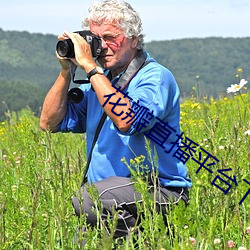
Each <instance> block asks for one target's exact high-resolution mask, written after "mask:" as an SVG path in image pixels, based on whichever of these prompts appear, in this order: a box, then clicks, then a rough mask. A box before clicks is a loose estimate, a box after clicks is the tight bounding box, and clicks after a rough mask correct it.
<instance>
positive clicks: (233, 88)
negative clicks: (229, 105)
mask: <svg viewBox="0 0 250 250" xmlns="http://www.w3.org/2000/svg"><path fill="white" fill-rule="evenodd" d="M246 84H247V81H246V80H245V79H241V80H240V83H239V84H231V87H229V88H227V93H235V92H238V91H240V90H241V89H242V88H243V87H244V86H245V85H246Z"/></svg>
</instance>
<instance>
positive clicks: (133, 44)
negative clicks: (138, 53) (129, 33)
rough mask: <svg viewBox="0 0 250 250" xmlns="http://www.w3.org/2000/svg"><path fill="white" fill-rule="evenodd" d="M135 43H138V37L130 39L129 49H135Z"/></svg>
mask: <svg viewBox="0 0 250 250" xmlns="http://www.w3.org/2000/svg"><path fill="white" fill-rule="evenodd" d="M137 43H138V37H134V36H133V37H132V42H131V47H132V48H133V49H134V48H136V46H137Z"/></svg>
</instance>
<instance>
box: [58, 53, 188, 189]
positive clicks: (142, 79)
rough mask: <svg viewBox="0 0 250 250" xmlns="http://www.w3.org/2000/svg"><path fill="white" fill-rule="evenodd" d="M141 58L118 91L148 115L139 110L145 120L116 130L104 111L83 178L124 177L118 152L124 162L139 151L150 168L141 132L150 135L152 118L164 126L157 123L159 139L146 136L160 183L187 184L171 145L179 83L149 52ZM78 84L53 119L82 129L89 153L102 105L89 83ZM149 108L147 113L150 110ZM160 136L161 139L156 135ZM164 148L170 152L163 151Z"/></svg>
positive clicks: (126, 171) (62, 126) (176, 126)
mask: <svg viewBox="0 0 250 250" xmlns="http://www.w3.org/2000/svg"><path fill="white" fill-rule="evenodd" d="M147 61H150V63H148V64H147V65H146V66H145V67H143V68H142V69H141V70H139V71H138V72H137V74H136V75H135V76H134V78H133V79H132V80H131V82H130V83H129V85H128V86H127V87H126V88H125V89H124V90H123V93H128V96H129V98H130V101H131V105H132V106H133V107H135V109H136V108H137V110H138V104H139V105H140V106H141V107H144V109H145V108H146V109H147V110H148V115H147V117H148V119H146V116H145V115H144V117H140V119H139V118H138V120H140V121H142V120H143V119H144V124H146V125H145V126H139V125H138V124H140V122H138V120H137V123H136V122H134V125H132V127H131V129H130V130H129V131H127V132H126V133H122V132H120V131H119V130H118V129H117V128H116V126H115V125H114V123H113V122H112V121H111V119H110V118H109V117H107V118H106V121H105V122H104V124H103V127H102V130H101V132H100V134H99V137H98V140H97V142H96V144H95V147H94V149H93V153H92V159H91V162H90V165H89V170H88V181H89V182H96V181H100V180H103V179H105V178H107V177H109V176H123V177H129V176H130V170H129V169H128V167H127V166H126V165H125V163H123V162H122V161H121V159H122V158H125V159H126V161H127V162H128V163H129V162H130V160H131V159H134V158H135V157H136V156H140V155H144V156H145V157H146V158H145V162H144V163H143V164H144V165H147V166H148V167H149V168H152V163H151V161H150V159H149V157H148V152H147V150H146V144H145V138H147V137H148V138H149V140H150V137H151V138H153V137H152V136H155V135H156V134H155V133H153V129H155V127H154V126H155V125H156V124H161V128H162V127H163V125H164V124H165V125H164V126H165V131H164V130H163V129H162V131H161V133H163V134H162V135H160V134H159V140H158V141H157V139H155V140H150V146H151V148H152V150H151V152H155V151H156V152H157V157H156V158H157V160H158V163H157V166H154V167H155V168H158V169H157V171H158V173H159V180H160V183H161V184H162V185H163V186H175V187H191V180H190V179H189V178H188V177H187V168H186V165H185V164H184V163H183V162H182V161H180V160H178V159H177V158H176V157H174V156H173V153H174V152H175V151H176V149H177V145H174V144H173V142H174V141H176V139H177V135H179V134H180V124H179V120H180V103H179V96H180V91H179V88H178V86H177V83H176V81H175V79H174V77H173V75H172V73H171V72H170V71H169V70H168V69H166V68H165V67H163V66H162V65H160V64H159V63H157V62H156V61H155V60H154V59H153V58H151V57H149V55H147ZM106 74H108V71H107V72H106ZM118 79H119V76H117V77H116V78H115V79H113V81H112V84H115V83H116V82H117V80H118ZM80 88H81V89H82V90H83V93H84V99H83V100H82V101H81V102H80V103H78V104H75V103H70V102H68V110H67V113H66V116H65V118H64V120H63V121H62V122H61V123H60V124H59V126H58V131H62V132H69V131H71V132H75V133H84V132H86V135H87V155H89V152H90V148H91V144H92V141H93V138H94V135H95V131H96V128H97V125H98V122H99V120H100V118H101V116H102V113H103V109H102V107H101V105H100V103H99V101H98V99H97V97H96V94H95V92H94V91H93V90H92V89H91V85H90V84H83V85H81V86H80ZM115 92H116V90H115V89H114V93H115ZM135 104H137V105H135ZM150 114H153V115H151V116H150ZM145 120H146V122H145ZM166 124H167V126H166ZM155 131H156V130H155ZM149 135H151V136H149ZM163 136H165V138H166V140H162V141H160V138H161V139H162V138H163ZM173 145H174V146H173ZM170 149H171V152H169V151H170ZM167 152H169V153H167ZM153 158H154V156H153Z"/></svg>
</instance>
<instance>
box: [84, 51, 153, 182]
mask: <svg viewBox="0 0 250 250" xmlns="http://www.w3.org/2000/svg"><path fill="white" fill-rule="evenodd" d="M148 63H149V61H146V55H145V54H144V52H143V50H139V51H138V53H137V55H136V57H135V58H134V59H133V60H132V61H131V63H130V64H129V66H128V68H127V69H126V70H125V72H124V73H123V74H122V75H121V77H120V78H119V80H118V82H117V83H116V85H115V87H116V88H120V89H121V91H123V90H124V89H125V88H126V87H127V86H128V84H129V83H130V81H131V80H132V79H133V77H134V76H135V75H136V73H137V72H138V71H139V70H140V69H141V68H143V67H144V66H146V65H147V64H148ZM88 83H89V81H88ZM106 117H107V114H106V113H105V112H104V113H103V114H102V117H101V119H100V121H99V123H98V125H97V129H96V132H95V136H94V139H93V141H92V145H91V149H90V153H89V156H88V160H87V163H86V167H85V170H84V175H83V180H82V184H81V186H83V185H84V184H85V183H86V182H87V174H88V169H89V164H90V161H91V158H92V152H93V149H94V146H95V143H96V141H97V139H98V136H99V134H100V131H101V129H102V126H103V124H104V122H105V120H106Z"/></svg>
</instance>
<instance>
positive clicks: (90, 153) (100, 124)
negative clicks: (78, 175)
mask: <svg viewBox="0 0 250 250" xmlns="http://www.w3.org/2000/svg"><path fill="white" fill-rule="evenodd" d="M106 117H107V114H106V113H105V112H104V113H103V114H102V117H101V119H100V121H99V123H98V125H97V128H96V131H95V136H94V139H93V141H92V145H91V149H90V152H89V157H88V160H87V163H86V167H85V170H84V175H83V180H82V184H81V186H83V184H84V183H86V182H87V173H88V170H89V164H90V161H91V158H92V152H93V149H94V146H95V143H96V141H97V138H98V136H99V134H100V131H101V129H102V125H103V123H104V121H105V120H106Z"/></svg>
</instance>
